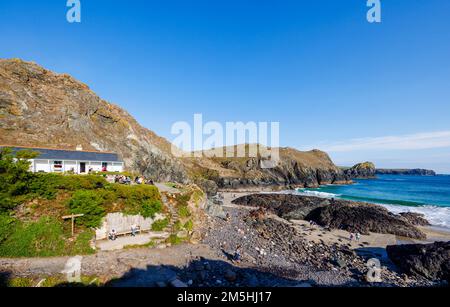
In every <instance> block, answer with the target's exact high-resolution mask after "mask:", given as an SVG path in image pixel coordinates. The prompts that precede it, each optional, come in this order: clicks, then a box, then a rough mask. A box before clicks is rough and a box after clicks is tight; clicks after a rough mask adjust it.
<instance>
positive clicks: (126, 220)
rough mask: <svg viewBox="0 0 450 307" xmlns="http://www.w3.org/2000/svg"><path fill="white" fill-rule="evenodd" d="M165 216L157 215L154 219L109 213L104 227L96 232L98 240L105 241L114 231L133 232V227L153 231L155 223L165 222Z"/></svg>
mask: <svg viewBox="0 0 450 307" xmlns="http://www.w3.org/2000/svg"><path fill="white" fill-rule="evenodd" d="M165 218H166V216H165V215H162V214H156V216H155V218H154V219H151V218H144V217H142V216H140V215H124V214H123V213H109V214H108V215H107V216H106V217H104V218H103V222H102V226H101V227H100V228H98V229H96V231H95V239H96V240H105V239H107V238H108V234H109V233H110V232H111V230H112V229H115V230H116V232H117V233H122V232H129V231H131V226H132V225H136V226H140V227H141V230H142V231H148V230H151V229H152V225H153V223H154V222H156V221H159V220H164V219H165Z"/></svg>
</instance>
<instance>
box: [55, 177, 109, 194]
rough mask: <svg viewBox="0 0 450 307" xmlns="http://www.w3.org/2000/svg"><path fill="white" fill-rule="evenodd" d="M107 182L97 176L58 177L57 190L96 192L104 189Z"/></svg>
mask: <svg viewBox="0 0 450 307" xmlns="http://www.w3.org/2000/svg"><path fill="white" fill-rule="evenodd" d="M107 184H108V182H107V181H106V179H105V178H104V177H102V176H98V175H85V176H79V175H66V176H61V175H60V181H59V184H58V186H57V187H58V189H62V190H68V191H77V190H96V189H102V188H104V187H105V186H106V185H107Z"/></svg>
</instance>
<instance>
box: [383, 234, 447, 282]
mask: <svg viewBox="0 0 450 307" xmlns="http://www.w3.org/2000/svg"><path fill="white" fill-rule="evenodd" d="M387 253H388V256H389V258H390V259H391V260H392V262H394V263H395V264H396V265H397V266H398V267H399V268H400V269H402V270H403V271H404V272H405V273H406V274H409V275H411V276H421V277H425V278H426V279H429V280H446V281H447V282H450V242H436V243H434V244H426V245H422V244H412V245H395V246H388V247H387Z"/></svg>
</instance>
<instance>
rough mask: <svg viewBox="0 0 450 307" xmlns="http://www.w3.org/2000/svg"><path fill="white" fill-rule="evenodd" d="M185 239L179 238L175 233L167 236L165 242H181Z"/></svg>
mask: <svg viewBox="0 0 450 307" xmlns="http://www.w3.org/2000/svg"><path fill="white" fill-rule="evenodd" d="M185 241H186V238H180V237H178V236H177V235H176V234H171V235H170V237H169V238H167V243H170V244H172V245H177V244H181V243H183V242H185Z"/></svg>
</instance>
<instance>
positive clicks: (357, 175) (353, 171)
mask: <svg viewBox="0 0 450 307" xmlns="http://www.w3.org/2000/svg"><path fill="white" fill-rule="evenodd" d="M344 173H345V174H346V175H347V176H348V177H349V178H353V179H367V178H375V173H376V169H375V164H373V163H372V162H364V163H359V164H356V165H355V166H353V167H351V168H348V169H344Z"/></svg>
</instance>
